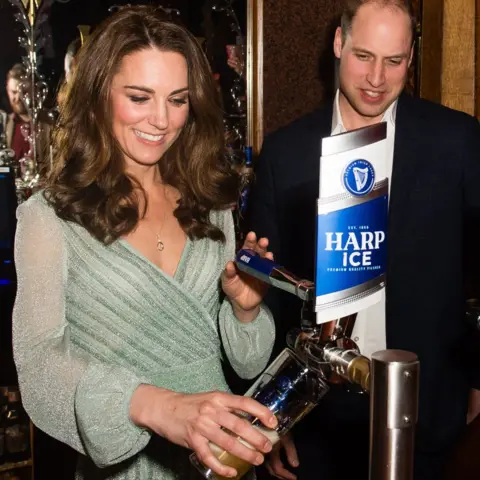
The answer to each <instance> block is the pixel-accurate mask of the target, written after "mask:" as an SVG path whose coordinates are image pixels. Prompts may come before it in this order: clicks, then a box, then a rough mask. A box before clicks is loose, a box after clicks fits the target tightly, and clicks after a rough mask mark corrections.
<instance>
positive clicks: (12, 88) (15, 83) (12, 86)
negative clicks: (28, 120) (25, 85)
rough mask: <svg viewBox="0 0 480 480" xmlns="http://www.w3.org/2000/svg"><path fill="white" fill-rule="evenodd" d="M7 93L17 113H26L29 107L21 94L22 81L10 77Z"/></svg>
mask: <svg viewBox="0 0 480 480" xmlns="http://www.w3.org/2000/svg"><path fill="white" fill-rule="evenodd" d="M7 95H8V100H9V101H10V106H11V107H12V110H13V112H14V113H16V114H17V115H25V114H26V113H27V109H26V108H25V105H24V103H23V101H22V98H21V95H20V81H19V80H17V79H15V78H10V79H9V80H8V82H7Z"/></svg>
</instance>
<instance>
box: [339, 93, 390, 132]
mask: <svg viewBox="0 0 480 480" xmlns="http://www.w3.org/2000/svg"><path fill="white" fill-rule="evenodd" d="M339 98H340V91H339V90H337V93H336V94H335V101H334V103H333V115H332V135H336V134H338V133H343V132H346V131H347V130H346V128H345V127H344V126H343V120H342V114H341V113H340V104H339ZM397 103H398V99H397V100H395V101H394V102H393V103H392V104H391V105H390V106H389V107H388V108H387V110H386V112H385V113H384V114H383V117H382V122H387V123H389V124H390V125H391V126H392V127H395V120H396V117H397Z"/></svg>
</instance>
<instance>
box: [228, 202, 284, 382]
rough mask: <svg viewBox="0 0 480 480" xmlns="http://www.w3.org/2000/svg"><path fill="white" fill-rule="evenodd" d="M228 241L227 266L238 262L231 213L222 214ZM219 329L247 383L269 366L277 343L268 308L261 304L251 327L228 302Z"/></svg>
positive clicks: (233, 365) (237, 368)
mask: <svg viewBox="0 0 480 480" xmlns="http://www.w3.org/2000/svg"><path fill="white" fill-rule="evenodd" d="M223 215H224V217H225V219H224V226H223V232H224V234H225V237H226V244H225V263H227V262H228V261H231V260H233V259H234V258H235V229H234V225H233V218H232V213H231V212H230V211H227V212H223ZM219 327H220V334H221V337H222V343H223V346H224V349H225V353H226V355H227V357H228V359H229V361H230V363H231V365H232V367H233V369H234V370H235V372H236V373H237V374H238V375H239V376H240V377H241V378H245V379H251V378H254V377H256V376H257V375H259V374H260V373H261V372H262V371H263V370H264V369H265V367H266V366H267V363H268V360H269V359H270V355H271V353H272V349H273V343H274V341H275V325H274V322H273V317H272V314H271V313H270V310H269V309H268V307H267V306H266V305H265V304H263V303H262V305H261V306H260V313H259V314H258V316H257V318H256V319H255V320H254V321H253V322H251V323H241V322H240V321H238V320H237V318H236V317H235V314H234V313H233V309H232V305H231V303H230V301H229V300H228V298H225V299H224V301H223V303H222V305H221V307H220V313H219Z"/></svg>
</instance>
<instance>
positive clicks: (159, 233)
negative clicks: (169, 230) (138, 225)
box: [146, 187, 168, 252]
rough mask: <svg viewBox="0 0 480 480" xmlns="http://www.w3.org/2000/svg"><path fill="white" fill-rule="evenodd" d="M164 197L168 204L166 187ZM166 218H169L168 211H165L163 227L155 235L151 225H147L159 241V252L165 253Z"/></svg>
mask: <svg viewBox="0 0 480 480" xmlns="http://www.w3.org/2000/svg"><path fill="white" fill-rule="evenodd" d="M163 195H164V197H165V200H166V201H167V203H168V199H167V195H166V187H164V191H163ZM166 218H167V210H165V212H164V213H163V219H162V225H161V226H160V230H159V231H158V233H155V231H154V230H153V229H152V228H150V225H148V224H147V225H146V227H147V228H148V229H149V230H150V231H151V232H152V233H153V234H154V235H155V238H156V240H157V250H158V251H159V252H163V251H164V250H165V244H164V243H163V240H162V238H161V234H162V231H163V227H165V223H166V222H165V220H166Z"/></svg>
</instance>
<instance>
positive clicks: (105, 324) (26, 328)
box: [13, 193, 275, 480]
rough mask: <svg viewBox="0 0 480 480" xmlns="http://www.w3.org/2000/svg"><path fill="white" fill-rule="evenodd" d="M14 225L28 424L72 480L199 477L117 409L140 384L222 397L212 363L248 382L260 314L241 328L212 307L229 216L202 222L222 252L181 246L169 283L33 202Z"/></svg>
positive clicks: (267, 321) (217, 303)
mask: <svg viewBox="0 0 480 480" xmlns="http://www.w3.org/2000/svg"><path fill="white" fill-rule="evenodd" d="M17 217H18V226H17V236H16V244H15V258H16V268H17V275H18V293H17V298H16V301H15V307H14V314H13V346H14V357H15V362H16V366H17V371H18V378H19V385H20V390H21V394H22V400H23V403H24V406H25V408H26V410H27V412H28V414H29V415H30V417H31V419H32V421H33V422H34V424H35V425H36V426H37V427H38V428H40V429H41V430H43V431H45V432H46V433H48V434H49V435H51V436H52V437H54V438H56V439H58V440H60V441H61V442H64V443H66V444H68V445H70V446H71V447H73V448H74V449H75V450H77V451H78V452H80V454H81V455H80V456H79V457H80V459H79V462H78V467H77V474H76V475H77V477H76V478H77V479H86V480H96V479H102V480H103V479H115V480H120V479H122V480H134V479H135V480H147V479H148V480H151V479H190V478H192V479H193V478H197V479H198V478H199V477H198V474H197V473H196V472H195V471H194V469H193V468H192V467H191V466H190V463H189V461H188V455H189V454H190V453H191V452H190V451H189V450H187V449H185V448H182V447H179V446H177V445H174V444H172V443H170V442H168V441H167V440H165V439H163V438H161V437H158V436H157V435H155V434H152V433H151V432H150V431H148V430H145V429H141V428H139V427H137V426H136V425H134V424H133V423H132V422H131V421H130V419H129V415H128V411H129V405H130V399H131V396H132V394H133V392H134V391H135V389H136V388H137V387H138V386H139V385H140V384H141V383H147V384H151V385H156V386H159V387H163V388H167V389H171V390H174V391H177V392H185V393H196V392H206V391H211V390H220V391H228V386H227V384H226V381H225V378H224V375H223V372H222V362H223V361H225V360H227V359H228V361H229V362H230V363H231V365H232V366H233V368H234V369H235V371H236V372H237V373H238V374H239V375H240V376H241V377H243V378H247V379H249V378H253V377H255V376H256V375H258V374H259V373H260V372H261V371H262V370H263V369H264V368H265V367H266V365H267V361H268V359H269V356H270V353H271V350H272V347H273V341H274V335H275V333H274V324H273V320H272V317H271V314H270V312H269V311H268V310H267V309H266V307H262V309H261V313H260V314H259V316H258V317H257V318H256V319H255V320H254V321H253V322H252V323H250V324H242V323H240V322H239V321H238V320H237V319H236V318H235V316H234V315H233V312H232V308H231V305H230V303H229V302H228V300H224V301H223V302H221V288H220V285H219V278H220V274H221V272H222V270H223V268H224V266H225V263H226V262H227V261H228V260H231V259H233V257H234V248H235V246H234V245H235V242H234V228H233V221H232V215H231V212H230V211H215V212H212V213H211V220H212V222H213V223H214V224H216V225H217V226H218V227H219V228H220V229H222V230H223V232H224V233H225V236H226V238H227V241H226V243H221V242H215V241H212V240H209V239H202V240H194V241H191V240H187V242H186V245H185V249H184V251H183V254H182V257H181V260H180V263H179V266H178V269H177V271H176V273H175V275H174V277H173V278H172V277H170V276H168V275H166V274H164V273H163V272H162V270H160V269H159V268H158V267H156V266H155V265H154V264H152V263H151V262H150V261H149V260H148V259H147V258H145V257H144V256H143V255H142V254H141V253H139V252H138V251H137V250H135V249H134V248H133V247H131V246H130V245H129V244H128V243H127V242H126V241H124V240H118V241H116V242H114V243H113V244H111V245H109V246H105V245H103V244H102V243H101V242H99V241H97V240H96V239H95V238H93V237H92V236H91V235H90V234H89V233H88V232H87V231H86V230H85V229H84V228H82V227H81V226H79V225H77V224H74V223H71V222H65V221H63V220H61V219H59V218H58V217H57V216H56V215H55V213H54V211H53V209H52V208H51V207H50V206H49V205H48V204H47V202H46V201H45V199H44V198H43V196H42V195H41V193H39V194H36V195H34V196H33V197H32V198H30V199H29V200H28V201H27V202H25V203H24V204H22V205H21V206H20V207H19V208H18V212H17ZM222 346H223V351H224V352H225V354H226V357H227V359H225V358H223V354H222Z"/></svg>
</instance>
